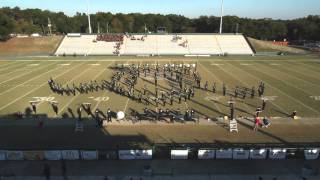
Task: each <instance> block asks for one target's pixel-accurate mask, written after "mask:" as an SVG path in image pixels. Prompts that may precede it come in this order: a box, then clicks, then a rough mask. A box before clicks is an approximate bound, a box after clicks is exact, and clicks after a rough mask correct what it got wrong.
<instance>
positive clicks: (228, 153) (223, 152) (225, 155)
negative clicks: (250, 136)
mask: <svg viewBox="0 0 320 180" xmlns="http://www.w3.org/2000/svg"><path fill="white" fill-rule="evenodd" d="M216 157H217V159H232V149H219V150H217V151H216Z"/></svg>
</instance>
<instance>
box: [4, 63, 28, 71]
mask: <svg viewBox="0 0 320 180" xmlns="http://www.w3.org/2000/svg"><path fill="white" fill-rule="evenodd" d="M13 63H14V64H9V65H7V66H4V67H2V66H0V67H1V68H0V72H2V71H5V70H9V69H13V68H16V67H17V66H20V65H21V64H22V65H24V64H28V62H23V63H18V62H13Z"/></svg>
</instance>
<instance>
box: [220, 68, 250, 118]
mask: <svg viewBox="0 0 320 180" xmlns="http://www.w3.org/2000/svg"><path fill="white" fill-rule="evenodd" d="M218 68H220V69H221V70H222V71H223V72H225V73H226V74H229V76H231V77H232V78H233V79H235V80H237V81H238V82H240V83H242V84H244V85H246V86H247V87H250V85H249V84H248V83H245V82H242V81H241V79H239V78H238V77H236V76H234V75H233V74H232V73H230V72H228V71H227V70H225V69H223V68H222V67H218ZM243 105H244V106H245V107H246V109H247V110H248V111H249V112H251V113H252V114H254V112H255V110H252V108H250V107H249V106H248V105H247V104H246V103H243Z"/></svg>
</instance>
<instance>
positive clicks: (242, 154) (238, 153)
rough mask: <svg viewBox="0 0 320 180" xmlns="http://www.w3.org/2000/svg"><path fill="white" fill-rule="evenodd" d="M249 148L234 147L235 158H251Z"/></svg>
mask: <svg viewBox="0 0 320 180" xmlns="http://www.w3.org/2000/svg"><path fill="white" fill-rule="evenodd" d="M249 154H250V152H249V150H244V149H233V154H232V156H233V159H249Z"/></svg>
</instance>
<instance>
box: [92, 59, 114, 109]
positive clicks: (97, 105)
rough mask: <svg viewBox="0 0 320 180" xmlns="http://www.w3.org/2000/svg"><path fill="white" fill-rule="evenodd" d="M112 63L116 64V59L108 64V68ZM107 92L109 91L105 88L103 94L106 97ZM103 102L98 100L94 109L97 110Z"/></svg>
mask: <svg viewBox="0 0 320 180" xmlns="http://www.w3.org/2000/svg"><path fill="white" fill-rule="evenodd" d="M112 64H114V61H113V62H112V63H109V64H108V66H107V68H108V67H110V66H111V65H112ZM107 94H108V91H106V90H105V92H104V93H103V95H102V96H103V97H105V96H106V95H107ZM101 102H102V101H98V102H97V104H96V105H95V106H94V108H93V110H96V109H97V108H98V107H99V105H100V103H101Z"/></svg>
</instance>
